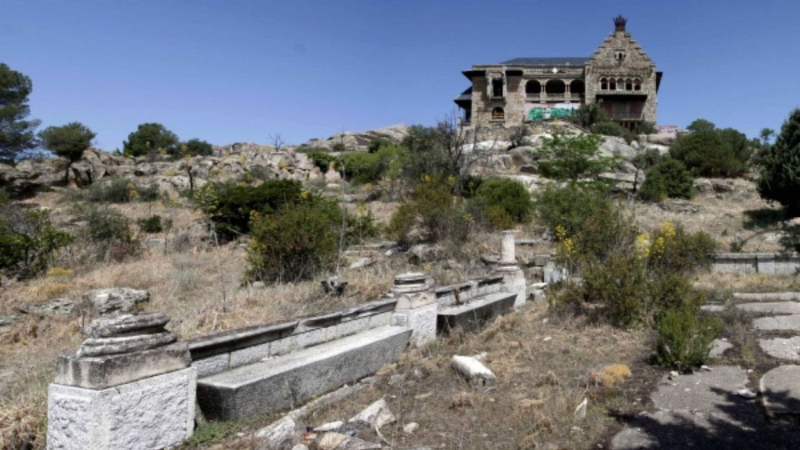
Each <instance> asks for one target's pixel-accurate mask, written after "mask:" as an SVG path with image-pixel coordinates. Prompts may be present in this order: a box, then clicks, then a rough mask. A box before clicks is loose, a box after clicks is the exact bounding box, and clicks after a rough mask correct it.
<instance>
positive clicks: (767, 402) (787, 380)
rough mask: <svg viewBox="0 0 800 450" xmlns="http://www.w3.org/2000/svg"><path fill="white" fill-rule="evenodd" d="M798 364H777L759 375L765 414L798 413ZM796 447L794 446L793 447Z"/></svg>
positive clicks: (799, 392)
mask: <svg viewBox="0 0 800 450" xmlns="http://www.w3.org/2000/svg"><path fill="white" fill-rule="evenodd" d="M798 380H800V366H793V365H787V366H779V367H776V368H774V369H772V370H770V371H769V372H767V373H765V374H764V376H763V377H761V381H760V383H759V384H760V386H759V387H760V389H761V395H762V397H763V399H764V409H766V410H767V414H770V415H775V414H800V383H798ZM795 448H796V447H795Z"/></svg>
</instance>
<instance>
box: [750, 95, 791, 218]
mask: <svg viewBox="0 0 800 450" xmlns="http://www.w3.org/2000/svg"><path fill="white" fill-rule="evenodd" d="M758 192H759V193H760V194H761V196H762V197H764V198H765V199H767V200H773V201H776V202H778V203H780V204H781V205H783V206H785V207H786V212H787V214H788V215H789V216H790V217H794V216H798V215H800V109H795V110H794V111H792V113H791V114H790V115H789V118H788V119H786V121H785V122H784V123H783V126H782V127H781V134H780V135H778V138H777V139H776V140H775V144H774V145H773V146H772V148H771V149H770V150H769V151H768V152H767V153H766V155H764V159H763V162H762V167H761V179H760V180H759V181H758Z"/></svg>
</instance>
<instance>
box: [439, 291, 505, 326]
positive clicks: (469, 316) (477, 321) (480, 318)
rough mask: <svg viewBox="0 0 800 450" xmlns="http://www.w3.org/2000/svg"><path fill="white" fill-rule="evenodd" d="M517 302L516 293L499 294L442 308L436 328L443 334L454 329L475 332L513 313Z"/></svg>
mask: <svg viewBox="0 0 800 450" xmlns="http://www.w3.org/2000/svg"><path fill="white" fill-rule="evenodd" d="M516 301H517V294H516V293H513V292H512V293H498V294H491V295H487V296H486V297H483V298H480V299H476V300H473V301H471V302H469V303H467V304H466V305H458V306H450V307H447V308H442V309H440V310H439V314H438V316H437V324H436V327H437V329H438V330H439V332H442V333H447V332H448V331H449V330H450V329H453V328H460V329H462V330H464V331H475V330H478V329H480V328H481V327H483V326H484V325H486V324H487V323H489V322H491V321H492V320H494V318H495V317H497V316H501V315H503V314H508V313H510V312H512V311H513V309H514V306H515V304H516Z"/></svg>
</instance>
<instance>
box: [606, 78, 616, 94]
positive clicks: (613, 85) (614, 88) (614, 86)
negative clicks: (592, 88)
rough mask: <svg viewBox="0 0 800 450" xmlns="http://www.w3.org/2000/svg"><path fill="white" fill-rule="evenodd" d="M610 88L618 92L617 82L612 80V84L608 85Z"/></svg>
mask: <svg viewBox="0 0 800 450" xmlns="http://www.w3.org/2000/svg"><path fill="white" fill-rule="evenodd" d="M608 88H609V89H611V90H612V91H616V90H617V80H615V79H613V78H612V79H611V82H610V83H608Z"/></svg>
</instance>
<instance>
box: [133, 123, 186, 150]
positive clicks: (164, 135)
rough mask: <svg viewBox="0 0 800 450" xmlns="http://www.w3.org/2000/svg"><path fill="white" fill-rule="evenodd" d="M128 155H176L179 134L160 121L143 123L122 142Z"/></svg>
mask: <svg viewBox="0 0 800 450" xmlns="http://www.w3.org/2000/svg"><path fill="white" fill-rule="evenodd" d="M122 147H123V152H124V153H125V155H127V156H133V157H136V156H147V155H155V154H161V155H174V154H176V153H177V149H178V136H176V135H175V133H173V132H171V131H169V130H168V129H166V128H165V127H164V125H161V124H160V123H143V124H141V125H139V126H138V127H137V128H136V131H134V132H133V133H131V134H129V135H128V140H127V141H125V142H123V143H122Z"/></svg>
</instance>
